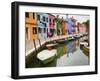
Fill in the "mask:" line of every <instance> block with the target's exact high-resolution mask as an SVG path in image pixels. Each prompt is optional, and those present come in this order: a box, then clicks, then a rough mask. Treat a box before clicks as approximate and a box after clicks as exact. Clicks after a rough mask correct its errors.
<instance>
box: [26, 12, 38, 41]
mask: <svg viewBox="0 0 100 81" xmlns="http://www.w3.org/2000/svg"><path fill="white" fill-rule="evenodd" d="M25 27H26V39H27V40H35V39H37V38H38V31H37V15H36V13H34V12H26V13H25Z"/></svg>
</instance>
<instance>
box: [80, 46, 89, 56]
mask: <svg viewBox="0 0 100 81" xmlns="http://www.w3.org/2000/svg"><path fill="white" fill-rule="evenodd" d="M82 51H83V53H84V54H85V55H86V56H89V47H86V46H84V47H83V49H82Z"/></svg>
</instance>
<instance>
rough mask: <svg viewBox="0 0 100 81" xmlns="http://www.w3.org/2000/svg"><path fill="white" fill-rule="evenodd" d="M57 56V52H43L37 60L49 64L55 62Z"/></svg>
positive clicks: (38, 55)
mask: <svg viewBox="0 0 100 81" xmlns="http://www.w3.org/2000/svg"><path fill="white" fill-rule="evenodd" d="M55 56H56V50H43V51H41V52H40V53H38V54H37V58H38V59H39V60H40V61H41V62H42V63H43V64H47V63H49V62H51V61H52V60H54V58H55Z"/></svg>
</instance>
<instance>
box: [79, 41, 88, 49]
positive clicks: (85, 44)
mask: <svg viewBox="0 0 100 81" xmlns="http://www.w3.org/2000/svg"><path fill="white" fill-rule="evenodd" d="M84 46H88V43H87V42H80V49H82V48H83V47H84Z"/></svg>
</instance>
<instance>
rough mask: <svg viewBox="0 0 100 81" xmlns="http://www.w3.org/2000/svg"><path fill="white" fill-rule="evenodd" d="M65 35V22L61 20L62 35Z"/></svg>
mask: <svg viewBox="0 0 100 81" xmlns="http://www.w3.org/2000/svg"><path fill="white" fill-rule="evenodd" d="M66 34H67V22H66V21H65V20H64V19H63V18H62V35H66Z"/></svg>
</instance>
